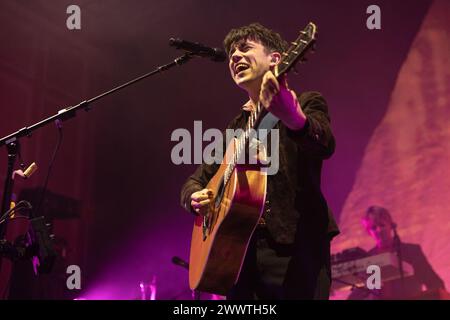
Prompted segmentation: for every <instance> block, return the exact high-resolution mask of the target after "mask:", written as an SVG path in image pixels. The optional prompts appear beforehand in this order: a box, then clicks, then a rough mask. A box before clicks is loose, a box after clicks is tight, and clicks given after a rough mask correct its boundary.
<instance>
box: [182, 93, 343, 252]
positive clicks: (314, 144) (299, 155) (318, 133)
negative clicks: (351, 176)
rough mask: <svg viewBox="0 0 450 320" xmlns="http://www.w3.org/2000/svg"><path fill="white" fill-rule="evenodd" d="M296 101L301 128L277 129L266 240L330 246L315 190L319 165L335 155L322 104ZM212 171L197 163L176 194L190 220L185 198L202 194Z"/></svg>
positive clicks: (237, 122)
mask: <svg viewBox="0 0 450 320" xmlns="http://www.w3.org/2000/svg"><path fill="white" fill-rule="evenodd" d="M298 100H299V102H300V105H301V107H302V110H303V112H304V113H305V115H306V117H307V122H306V124H305V127H304V128H303V129H302V130H299V131H293V130H290V129H289V128H287V127H286V126H285V125H284V124H283V123H282V122H281V121H279V122H278V123H277V125H276V126H275V128H277V129H279V130H280V131H279V137H280V144H279V146H280V147H279V171H278V173H277V174H275V175H269V176H268V185H267V196H266V205H265V209H264V218H265V220H266V225H267V228H268V230H269V233H270V235H271V236H272V237H273V239H274V240H275V241H276V242H278V243H280V244H293V243H294V242H297V241H295V240H296V239H303V240H308V242H310V241H312V242H315V241H317V240H322V239H327V240H330V239H331V238H332V237H333V236H335V235H337V234H338V233H339V230H338V227H337V224H336V222H335V220H334V218H333V216H332V214H331V212H330V210H329V209H328V206H327V203H326V201H325V199H324V197H323V194H322V192H321V188H320V178H321V170H322V160H324V159H327V158H329V157H331V155H332V154H333V152H334V149H335V139H334V136H333V134H332V132H331V127H330V117H329V115H328V107H327V103H326V101H325V99H324V98H323V97H322V95H321V94H320V93H318V92H305V93H303V94H301V95H299V97H298ZM248 114H249V112H248V111H244V110H242V111H241V113H240V114H239V115H238V116H237V117H235V118H234V119H233V120H232V121H231V122H230V123H229V125H228V126H227V128H231V129H237V128H244V126H245V124H246V121H247V117H248ZM269 139H270V138H269ZM218 167H219V165H217V164H212V165H208V164H205V163H203V164H202V165H200V166H198V168H197V170H196V171H195V172H194V174H192V175H191V176H190V177H189V178H188V179H187V181H186V183H185V184H184V185H183V187H182V191H181V205H182V206H183V207H184V208H185V209H186V210H188V211H190V212H192V213H194V214H195V211H193V210H192V208H191V206H190V203H191V195H192V193H194V192H196V191H199V190H202V189H204V188H205V186H206V185H207V183H208V182H209V180H210V179H211V177H212V176H213V175H214V174H215V173H216V171H217V169H218Z"/></svg>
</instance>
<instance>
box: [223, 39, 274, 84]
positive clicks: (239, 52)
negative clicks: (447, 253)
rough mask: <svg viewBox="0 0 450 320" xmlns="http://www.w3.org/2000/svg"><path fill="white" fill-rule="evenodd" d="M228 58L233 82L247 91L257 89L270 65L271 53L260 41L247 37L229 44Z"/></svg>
mask: <svg viewBox="0 0 450 320" xmlns="http://www.w3.org/2000/svg"><path fill="white" fill-rule="evenodd" d="M229 58H230V61H229V68H230V73H231V77H232V78H233V80H234V82H235V83H236V84H237V85H238V86H239V87H241V88H243V89H245V90H247V91H248V90H253V89H255V90H259V88H260V86H261V82H262V77H263V76H264V74H265V73H266V72H267V71H268V70H269V69H270V67H271V60H272V55H271V53H270V52H269V51H268V50H267V49H266V48H265V47H264V46H263V45H262V44H261V43H259V42H257V41H253V40H248V39H247V40H242V41H239V42H237V43H234V44H233V45H232V46H231V50H230V55H229ZM258 92H259V91H258Z"/></svg>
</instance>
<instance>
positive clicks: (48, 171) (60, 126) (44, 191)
mask: <svg viewBox="0 0 450 320" xmlns="http://www.w3.org/2000/svg"><path fill="white" fill-rule="evenodd" d="M55 124H56V128H57V129H58V141H57V142H56V146H55V150H54V151H53V155H52V158H51V159H50V163H49V165H48V169H47V175H46V177H45V180H44V186H43V188H42V192H41V197H40V199H39V202H38V205H37V206H36V208H35V210H33V212H32V217H34V216H35V214H36V213H38V212H39V210H40V209H41V206H42V202H43V201H44V199H45V194H46V193H47V185H48V180H49V178H50V173H51V171H52V167H53V164H54V162H55V158H56V154H57V153H58V150H59V147H60V146H61V142H62V139H63V132H62V123H61V121H60V120H56V121H55Z"/></svg>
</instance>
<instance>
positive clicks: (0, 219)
mask: <svg viewBox="0 0 450 320" xmlns="http://www.w3.org/2000/svg"><path fill="white" fill-rule="evenodd" d="M22 205H26V206H25V207H23V206H22ZM32 208H33V207H32V206H31V204H30V203H29V202H28V201H25V200H21V201H19V202H18V203H17V204H16V205H15V206H14V207H13V208H11V209H9V210H8V211H6V212H5V213H4V214H3V215H2V216H1V217H0V224H2V223H3V222H5V221H6V219H7V218H8V216H11V215H12V214H13V213H14V212H18V211H21V210H31V209H32Z"/></svg>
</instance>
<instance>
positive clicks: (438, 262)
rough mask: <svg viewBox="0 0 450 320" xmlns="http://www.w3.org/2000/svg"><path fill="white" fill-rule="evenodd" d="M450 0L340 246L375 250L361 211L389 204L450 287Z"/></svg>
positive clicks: (372, 151) (427, 36)
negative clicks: (362, 219)
mask: <svg viewBox="0 0 450 320" xmlns="http://www.w3.org/2000/svg"><path fill="white" fill-rule="evenodd" d="M449 14H450V2H448V1H446V0H437V1H435V2H434V3H433V5H432V6H431V8H430V10H429V12H428V14H427V16H426V18H425V19H424V21H423V24H422V26H421V28H420V31H419V32H418V34H417V36H416V38H415V40H414V42H413V44H412V47H411V49H410V52H409V54H408V56H407V58H406V60H405V62H404V64H403V66H402V68H401V70H400V72H399V74H398V78H397V82H396V85H395V88H394V90H393V92H392V95H391V99H390V102H389V106H388V109H387V111H386V114H385V116H384V118H383V119H382V121H381V122H380V124H379V125H378V127H377V128H376V130H375V131H374V133H373V136H372V138H371V140H370V142H369V144H368V145H367V148H366V151H365V154H364V157H363V161H362V164H361V167H360V169H359V171H358V173H357V175H356V180H355V183H354V185H353V188H352V191H351V192H350V194H349V196H348V198H347V200H346V202H345V204H344V207H343V210H342V213H341V219H340V228H341V231H342V234H341V235H340V236H339V237H338V238H337V239H336V241H335V242H334V244H333V252H338V251H341V250H343V249H347V248H351V247H357V246H359V247H362V248H364V249H370V248H372V247H373V246H374V243H373V241H372V240H371V238H369V236H368V235H367V234H366V232H365V230H363V228H362V225H361V217H362V216H363V215H364V213H365V210H366V209H367V208H368V207H369V206H371V205H379V206H383V207H386V208H387V209H388V210H389V211H390V212H391V214H392V216H393V218H394V221H395V222H396V223H397V225H398V232H399V236H400V237H401V239H402V241H404V242H410V243H418V244H420V245H421V246H422V249H423V251H424V253H425V255H426V256H427V257H428V259H429V261H430V263H431V265H432V266H433V267H434V269H435V271H436V272H437V273H438V274H439V275H440V276H441V278H443V279H444V281H445V283H446V287H447V288H449V287H450V258H449V256H448V253H449V252H450V242H449V241H448V235H449V234H450V219H449V218H450V209H449V208H450V205H449V198H450V170H449V163H450V143H449V141H450V60H449V57H450V33H449V30H450V21H449V19H448V17H449Z"/></svg>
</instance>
